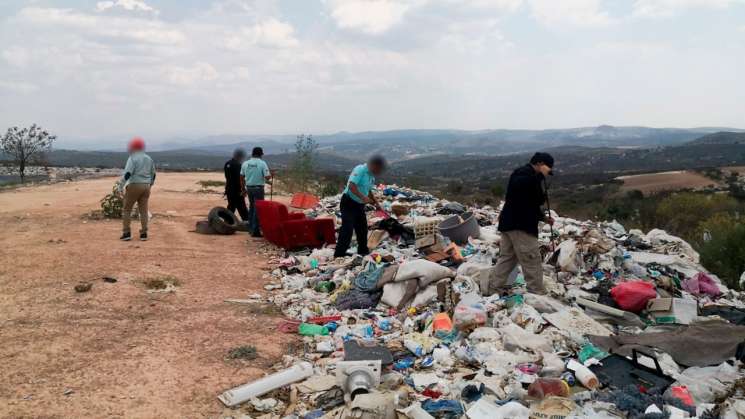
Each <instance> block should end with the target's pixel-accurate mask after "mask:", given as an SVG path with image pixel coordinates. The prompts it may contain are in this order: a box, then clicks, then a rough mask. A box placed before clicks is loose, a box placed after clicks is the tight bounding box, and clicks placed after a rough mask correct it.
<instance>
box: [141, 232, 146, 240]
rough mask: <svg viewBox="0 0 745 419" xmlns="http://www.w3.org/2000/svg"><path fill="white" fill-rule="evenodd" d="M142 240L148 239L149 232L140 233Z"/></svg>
mask: <svg viewBox="0 0 745 419" xmlns="http://www.w3.org/2000/svg"><path fill="white" fill-rule="evenodd" d="M140 241H143V242H144V241H147V232H145V233H140Z"/></svg>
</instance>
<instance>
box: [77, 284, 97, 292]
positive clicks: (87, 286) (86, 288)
mask: <svg viewBox="0 0 745 419" xmlns="http://www.w3.org/2000/svg"><path fill="white" fill-rule="evenodd" d="M91 288H93V284H91V283H90V282H84V283H82V284H78V285H75V291H76V292H88V291H90V290H91Z"/></svg>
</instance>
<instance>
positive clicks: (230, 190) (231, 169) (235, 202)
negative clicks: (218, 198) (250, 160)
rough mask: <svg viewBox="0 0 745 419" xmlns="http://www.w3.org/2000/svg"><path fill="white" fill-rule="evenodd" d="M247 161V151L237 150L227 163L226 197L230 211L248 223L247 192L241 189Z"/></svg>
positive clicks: (225, 168)
mask: <svg viewBox="0 0 745 419" xmlns="http://www.w3.org/2000/svg"><path fill="white" fill-rule="evenodd" d="M244 160H246V151H245V150H243V149H242V148H237V149H235V151H234V152H233V158H232V159H230V160H228V161H227V162H226V163H225V167H224V170H225V197H226V198H227V199H228V210H230V211H231V212H235V210H238V214H239V215H240V216H241V220H243V221H244V222H245V221H248V208H247V207H246V199H245V195H246V194H245V192H244V191H243V190H242V188H241V164H243V161H244Z"/></svg>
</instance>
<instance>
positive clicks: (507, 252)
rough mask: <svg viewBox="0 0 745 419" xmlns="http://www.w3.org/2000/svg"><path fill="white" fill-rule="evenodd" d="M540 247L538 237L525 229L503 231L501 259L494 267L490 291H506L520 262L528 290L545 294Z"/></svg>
mask: <svg viewBox="0 0 745 419" xmlns="http://www.w3.org/2000/svg"><path fill="white" fill-rule="evenodd" d="M540 247H541V245H540V244H539V243H538V238H537V237H535V236H532V235H530V234H528V233H526V232H524V231H520V230H514V231H507V232H502V239H501V241H500V244H499V260H497V265H496V266H495V267H494V274H493V275H492V277H493V278H494V280H493V281H491V283H490V284H489V293H495V292H499V291H504V289H506V288H507V287H508V286H510V285H512V284H508V283H507V279H508V277H509V275H510V273H511V272H512V271H513V270H514V269H515V267H516V266H517V264H518V263H519V264H520V266H521V267H522V268H523V276H524V277H525V283H526V284H527V286H528V292H531V293H533V294H545V293H546V289H545V288H544V287H543V263H542V261H541V250H540Z"/></svg>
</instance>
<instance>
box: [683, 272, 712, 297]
mask: <svg viewBox="0 0 745 419" xmlns="http://www.w3.org/2000/svg"><path fill="white" fill-rule="evenodd" d="M681 285H682V286H683V289H684V290H686V291H688V292H690V293H691V294H693V295H703V294H706V295H710V296H712V297H719V296H720V295H722V291H720V290H719V287H718V286H717V284H716V282H714V280H713V279H711V277H710V276H709V275H706V274H705V273H703V272H699V273H697V274H696V276H694V277H693V278H690V279H687V280H685V281H683V283H682V284H681Z"/></svg>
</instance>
